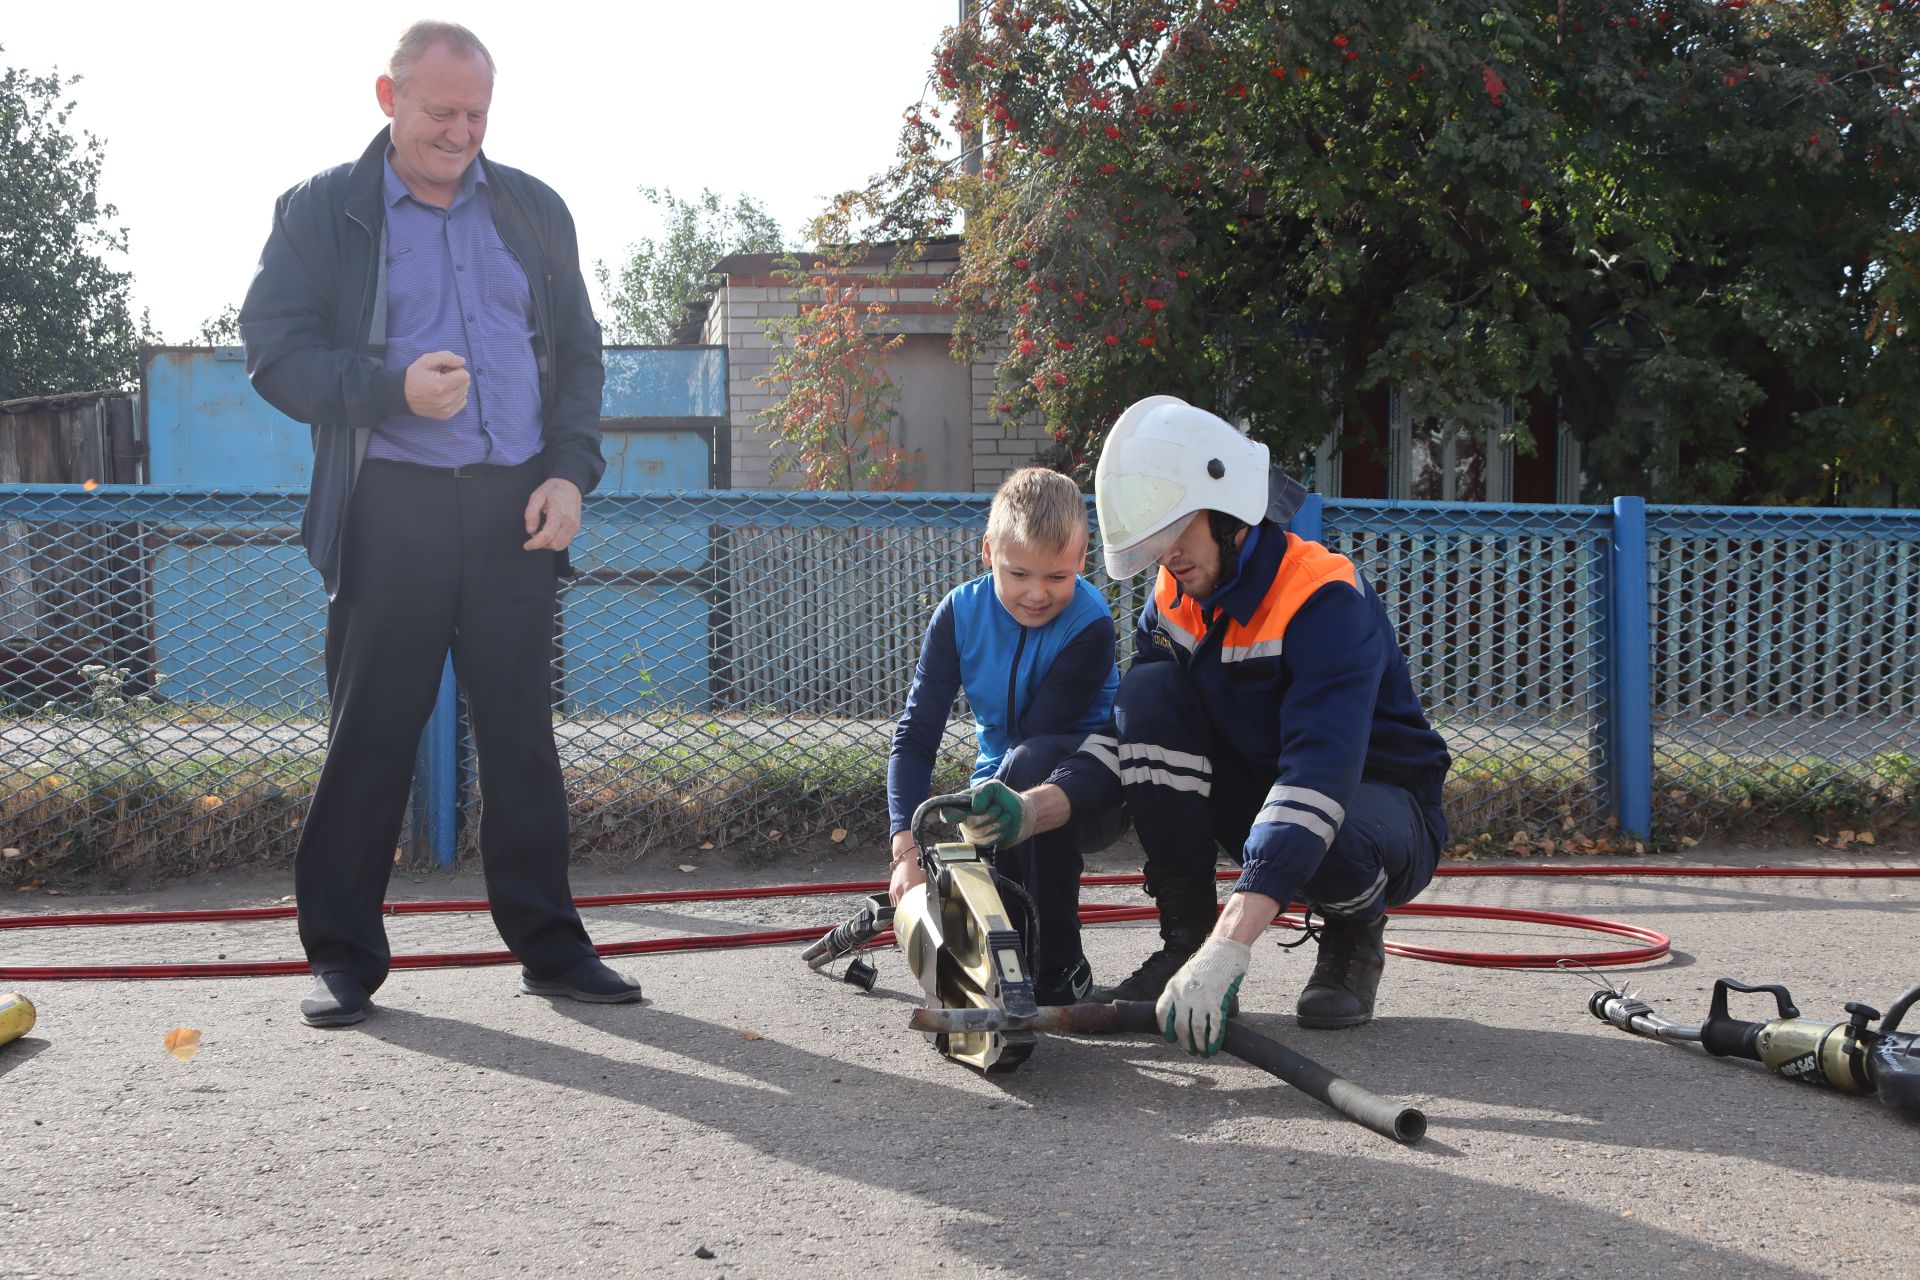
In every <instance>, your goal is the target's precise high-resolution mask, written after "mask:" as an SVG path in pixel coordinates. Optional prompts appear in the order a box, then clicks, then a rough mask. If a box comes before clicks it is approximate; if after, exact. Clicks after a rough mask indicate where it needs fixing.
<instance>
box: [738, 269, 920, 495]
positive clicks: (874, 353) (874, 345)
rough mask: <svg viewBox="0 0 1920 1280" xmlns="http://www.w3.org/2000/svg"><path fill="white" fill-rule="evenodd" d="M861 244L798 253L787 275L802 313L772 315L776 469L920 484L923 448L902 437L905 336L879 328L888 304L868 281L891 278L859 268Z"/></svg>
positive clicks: (889, 484)
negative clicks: (896, 428) (893, 371)
mask: <svg viewBox="0 0 1920 1280" xmlns="http://www.w3.org/2000/svg"><path fill="white" fill-rule="evenodd" d="M859 256H860V255H859V253H858V251H857V250H855V249H853V248H851V247H842V248H840V249H837V250H835V249H823V250H821V251H820V252H819V253H818V254H817V255H810V256H809V257H808V259H807V261H808V262H809V263H810V266H803V265H802V263H801V260H800V259H799V258H798V257H797V256H793V257H789V258H788V259H787V260H786V261H785V263H784V265H783V266H782V267H781V268H780V270H779V272H778V273H777V274H779V276H780V277H781V278H782V279H783V280H784V281H785V282H786V283H787V285H788V286H789V287H790V289H791V290H792V292H791V297H792V298H793V300H794V301H795V303H797V304H798V309H797V311H796V312H795V313H794V314H793V315H789V316H779V317H775V318H773V319H771V320H768V321H767V322H766V325H765V328H766V331H767V335H768V336H769V337H770V338H772V339H773V340H774V343H775V346H774V354H773V365H772V367H771V368H770V369H769V370H768V372H767V374H766V376H764V377H761V378H758V379H756V381H757V382H758V383H759V384H760V385H761V386H766V387H778V388H781V389H782V391H781V395H780V398H779V399H778V400H777V401H776V402H775V403H774V405H773V407H772V408H771V409H768V410H767V411H766V412H765V413H763V414H761V415H760V417H761V419H762V420H763V421H764V422H765V423H766V425H767V427H768V429H769V430H770V431H771V432H772V434H773V457H772V460H771V467H770V471H771V473H772V476H773V478H774V479H781V478H786V477H791V478H793V479H795V480H797V482H798V484H799V487H800V488H803V489H829V490H840V491H848V490H855V489H868V490H906V489H911V488H913V487H914V480H915V475H916V470H917V468H918V465H919V460H920V459H919V455H918V454H917V453H916V452H915V451H913V450H910V449H905V448H902V447H901V446H899V445H898V444H895V443H894V441H893V437H892V433H891V430H890V428H891V426H892V423H893V420H894V418H895V417H896V416H897V414H898V410H897V408H896V406H897V404H898V402H899V398H900V391H899V388H898V387H896V386H895V385H894V384H893V381H892V380H891V379H890V378H889V377H888V376H887V369H886V366H887V359H888V357H890V356H891V355H892V354H893V353H894V351H896V350H897V349H898V348H899V346H900V344H901V342H902V341H903V339H902V338H901V337H900V336H899V335H897V334H896V335H895V336H894V337H892V338H883V337H880V336H879V335H877V334H876V333H875V332H874V330H875V329H876V328H877V321H878V320H879V318H880V317H881V316H883V315H885V314H886V310H887V308H886V304H885V303H883V302H878V301H871V300H869V299H868V298H867V296H866V290H867V289H868V288H869V287H871V286H874V285H876V284H884V283H885V281H884V280H878V281H876V280H875V279H874V278H873V277H871V276H861V275H857V274H854V273H853V272H852V266H853V263H854V261H855V259H856V258H857V257H859Z"/></svg>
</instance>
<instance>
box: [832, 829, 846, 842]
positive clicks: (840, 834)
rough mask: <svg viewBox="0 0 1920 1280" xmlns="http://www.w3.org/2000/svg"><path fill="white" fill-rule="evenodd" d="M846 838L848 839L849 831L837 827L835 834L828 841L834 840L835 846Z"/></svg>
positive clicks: (834, 830)
mask: <svg viewBox="0 0 1920 1280" xmlns="http://www.w3.org/2000/svg"><path fill="white" fill-rule="evenodd" d="M846 838H847V829H846V828H845V827H835V828H834V829H833V834H832V835H831V836H829V837H828V839H830V840H832V841H833V842H834V843H835V844H839V843H841V842H842V841H843V840H845V839H846Z"/></svg>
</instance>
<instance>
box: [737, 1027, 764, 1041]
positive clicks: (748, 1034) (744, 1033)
mask: <svg viewBox="0 0 1920 1280" xmlns="http://www.w3.org/2000/svg"><path fill="white" fill-rule="evenodd" d="M740 1038H741V1039H742V1040H765V1039H766V1037H765V1036H763V1035H761V1034H760V1033H759V1032H758V1031H748V1030H745V1029H744V1028H743V1029H742V1030H741V1032H740Z"/></svg>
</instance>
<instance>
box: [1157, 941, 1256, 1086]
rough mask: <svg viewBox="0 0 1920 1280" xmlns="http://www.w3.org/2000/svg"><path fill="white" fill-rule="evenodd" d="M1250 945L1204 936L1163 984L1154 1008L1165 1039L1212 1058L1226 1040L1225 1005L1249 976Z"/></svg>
mask: <svg viewBox="0 0 1920 1280" xmlns="http://www.w3.org/2000/svg"><path fill="white" fill-rule="evenodd" d="M1252 962H1253V948H1252V947H1250V946H1248V945H1247V944H1246V943H1244V942H1235V941H1234V940H1233V939H1232V938H1208V939H1207V940H1206V941H1205V942H1203V943H1201V944H1200V949H1199V950H1198V951H1196V952H1194V953H1193V958H1192V959H1190V960H1188V961H1187V962H1186V963H1185V964H1183V965H1181V966H1180V971H1179V972H1178V973H1176V974H1174V975H1173V977H1172V978H1171V979H1170V980H1169V981H1168V982H1167V987H1166V990H1164V991H1162V992H1161V993H1160V999H1159V1001H1158V1002H1157V1003H1155V1004H1154V1006H1153V1012H1154V1015H1155V1016H1156V1017H1157V1018H1158V1019H1159V1020H1160V1027H1161V1030H1162V1031H1164V1032H1165V1033H1166V1037H1167V1039H1168V1040H1171V1041H1172V1042H1173V1043H1174V1044H1177V1045H1179V1046H1180V1047H1181V1048H1183V1049H1185V1050H1186V1051H1187V1052H1188V1053H1198V1054H1204V1055H1206V1056H1207V1057H1212V1056H1213V1055H1214V1054H1216V1053H1218V1052H1220V1046H1221V1045H1222V1044H1224V1043H1225V1042H1226V1039H1227V1006H1228V1005H1229V1004H1231V1003H1232V1002H1233V996H1234V993H1235V992H1236V991H1238V990H1240V983H1241V982H1242V981H1243V980H1244V979H1245V978H1246V976H1247V966H1248V965H1249V964H1251V963H1252Z"/></svg>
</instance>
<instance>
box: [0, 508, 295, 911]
mask: <svg viewBox="0 0 1920 1280" xmlns="http://www.w3.org/2000/svg"><path fill="white" fill-rule="evenodd" d="M301 505H302V504H301V499H300V498H299V497H298V496H293V497H287V496H276V495H252V494H218V493H213V494H208V493H201V494H170V493H156V492H153V491H131V492H130V491H127V490H119V491H109V490H99V491H96V492H88V491H86V490H83V489H80V488H73V489H55V490H47V489H41V490H23V489H19V488H14V487H9V488H7V489H6V490H4V491H0V680H3V681H4V683H3V684H0V697H4V700H5V711H4V720H3V721H0V742H3V743H4V748H0V749H3V750H4V771H0V837H3V838H4V841H5V852H4V855H0V856H4V858H5V859H6V861H7V863H9V864H10V865H9V866H7V868H6V870H7V872H8V875H9V877H10V878H12V879H16V880H20V879H30V878H32V877H33V876H34V875H35V874H36V873H38V872H40V871H43V870H47V869H52V868H55V867H58V868H59V869H61V870H62V871H68V872H80V871H85V872H99V873H105V874H109V875H111V874H114V873H116V872H122V871H128V870H131V869H134V868H139V869H142V870H161V871H172V872H178V871H183V870H193V869H199V868H200V867H202V866H204V865H207V864H214V863H218V862H221V861H224V860H231V858H232V857H233V856H234V851H235V850H236V849H239V850H244V856H246V857H248V858H258V857H274V856H281V855H285V854H290V853H291V851H292V848H293V845H294V842H295V840H296V838H297V836H298V832H299V824H300V820H301V816H302V814H303V813H304V811H305V807H306V802H307V799H308V798H309V796H310V795H311V794H312V790H313V784H314V782H315V780H316V779H317V777H318V771H319V766H320V761H321V759H322V756H323V753H324V750H325V732H326V730H325V724H326V720H325V716H326V710H325V696H324V683H325V681H324V675H323V671H322V650H323V630H324V623H325V609H326V599H325V596H324V594H323V593H322V591H321V589H320V586H319V581H318V579H317V578H316V577H315V576H314V575H313V574H312V572H311V571H310V570H309V569H308V568H307V565H306V559H305V556H304V554H303V553H302V551H301V550H300V548H299V546H298V545H297V530H298V526H299V522H300V512H301Z"/></svg>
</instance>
